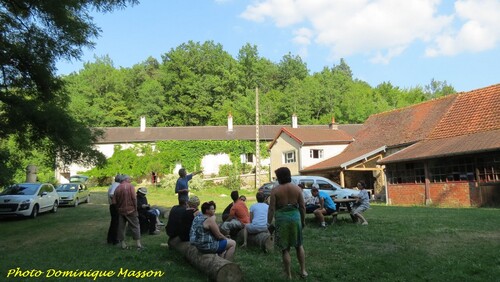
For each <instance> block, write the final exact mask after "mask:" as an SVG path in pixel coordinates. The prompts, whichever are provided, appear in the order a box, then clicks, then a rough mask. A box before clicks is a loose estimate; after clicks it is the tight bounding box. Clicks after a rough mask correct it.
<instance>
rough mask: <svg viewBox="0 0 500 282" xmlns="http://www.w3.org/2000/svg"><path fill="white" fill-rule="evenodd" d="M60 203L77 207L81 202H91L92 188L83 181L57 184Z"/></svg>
mask: <svg viewBox="0 0 500 282" xmlns="http://www.w3.org/2000/svg"><path fill="white" fill-rule="evenodd" d="M56 190H57V193H58V194H59V205H61V206H73V207H77V206H78V205H79V204H80V203H83V202H85V203H90V190H89V189H87V186H86V185H85V184H83V183H66V184H61V185H59V186H57V188H56Z"/></svg>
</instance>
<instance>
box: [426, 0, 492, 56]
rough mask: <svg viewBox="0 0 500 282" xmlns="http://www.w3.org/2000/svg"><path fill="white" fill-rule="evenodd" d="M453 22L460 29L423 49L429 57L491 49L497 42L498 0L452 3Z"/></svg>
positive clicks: (443, 35)
mask: <svg viewBox="0 0 500 282" xmlns="http://www.w3.org/2000/svg"><path fill="white" fill-rule="evenodd" d="M455 11H456V15H455V17H456V20H457V21H460V22H461V23H463V24H462V26H461V27H460V28H459V29H458V30H451V31H449V32H448V33H445V34H442V35H440V36H438V37H437V38H436V39H435V44H434V45H433V46H431V47H429V48H427V50H426V55H427V56H430V57H434V56H439V55H447V56H452V55H456V54H459V53H462V52H481V51H485V50H489V49H492V48H494V47H495V46H496V45H497V43H498V41H499V39H500V1H498V0H461V1H456V2H455Z"/></svg>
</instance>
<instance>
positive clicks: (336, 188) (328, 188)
mask: <svg viewBox="0 0 500 282" xmlns="http://www.w3.org/2000/svg"><path fill="white" fill-rule="evenodd" d="M292 182H293V183H295V184H297V185H299V183H302V184H303V185H304V187H305V188H306V189H305V190H310V189H311V188H312V186H313V184H315V183H316V184H318V187H319V190H322V191H324V192H326V193H327V194H328V195H330V196H331V197H335V198H337V199H344V198H349V197H351V196H357V195H358V194H359V190H355V189H349V188H344V187H342V186H340V185H339V184H337V183H335V182H333V181H331V180H330V179H328V178H325V177H322V176H313V175H295V176H292Z"/></svg>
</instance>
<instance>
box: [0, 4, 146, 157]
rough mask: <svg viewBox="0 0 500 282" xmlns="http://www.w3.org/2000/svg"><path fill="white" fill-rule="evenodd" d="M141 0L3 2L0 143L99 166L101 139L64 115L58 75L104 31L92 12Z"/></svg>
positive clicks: (0, 8) (0, 11)
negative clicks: (60, 66) (60, 64)
mask: <svg viewBox="0 0 500 282" xmlns="http://www.w3.org/2000/svg"><path fill="white" fill-rule="evenodd" d="M136 3H138V1H136V0H107V1H106V0H80V1H77V0H58V1H35V0H17V1H11V0H0V139H5V138H8V137H11V136H14V137H15V140H16V142H17V143H18V145H19V146H21V147H30V146H37V147H38V148H39V149H40V150H41V151H45V152H46V153H47V154H49V155H50V154H52V156H55V155H56V154H57V155H58V156H59V157H60V158H61V160H62V161H64V162H65V163H69V162H77V161H80V162H82V163H99V162H102V161H103V160H104V156H103V155H102V154H101V153H99V152H97V151H96V150H95V149H93V147H92V144H93V143H94V141H95V140H96V138H97V137H98V136H99V133H98V132H97V131H92V130H91V129H89V128H88V127H86V126H84V125H83V124H81V123H80V122H78V121H77V120H76V119H74V118H73V117H72V116H71V115H70V114H69V113H68V112H66V111H65V108H66V106H67V105H68V102H69V99H68V95H67V93H66V92H65V91H64V84H63V82H62V80H61V79H60V78H59V77H57V76H56V74H55V71H56V68H55V63H56V62H57V61H58V60H60V59H79V58H80V56H81V54H82V48H83V47H92V46H93V43H92V41H91V40H92V38H94V37H96V36H97V35H98V34H99V31H100V30H99V28H98V27H96V26H95V24H94V23H93V22H92V21H91V20H92V17H91V16H90V11H91V10H92V9H95V10H97V11H98V12H109V11H112V10H114V9H116V8H123V7H126V5H127V4H131V5H133V4H136Z"/></svg>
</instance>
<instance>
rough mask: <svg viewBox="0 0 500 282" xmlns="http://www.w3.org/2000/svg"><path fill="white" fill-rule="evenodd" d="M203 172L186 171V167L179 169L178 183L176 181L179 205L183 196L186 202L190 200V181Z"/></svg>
mask: <svg viewBox="0 0 500 282" xmlns="http://www.w3.org/2000/svg"><path fill="white" fill-rule="evenodd" d="M199 173H201V170H200V171H196V172H193V173H191V174H187V173H186V169H185V168H181V169H179V179H177V183H175V193H177V198H178V199H179V205H180V203H181V198H182V199H183V200H184V201H183V202H184V203H187V202H188V200H189V186H188V182H189V180H191V179H192V178H193V176H195V175H197V174H199Z"/></svg>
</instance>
